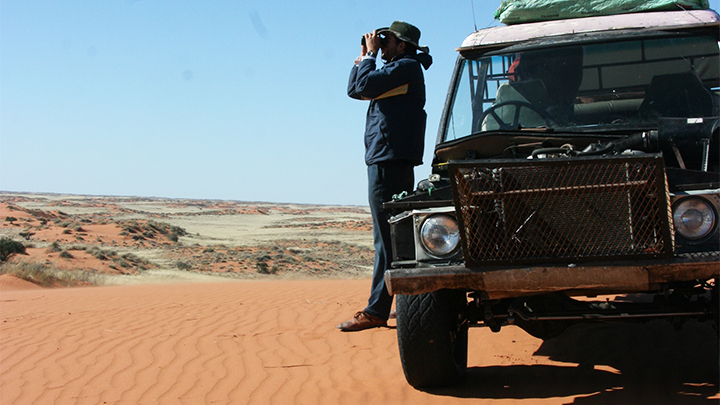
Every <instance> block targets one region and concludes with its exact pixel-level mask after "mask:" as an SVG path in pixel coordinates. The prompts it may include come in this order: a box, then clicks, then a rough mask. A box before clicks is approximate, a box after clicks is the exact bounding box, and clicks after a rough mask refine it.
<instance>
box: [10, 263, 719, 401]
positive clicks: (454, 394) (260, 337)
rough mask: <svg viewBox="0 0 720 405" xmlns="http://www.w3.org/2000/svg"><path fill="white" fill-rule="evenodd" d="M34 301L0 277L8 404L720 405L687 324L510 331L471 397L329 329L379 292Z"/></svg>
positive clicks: (703, 350)
mask: <svg viewBox="0 0 720 405" xmlns="http://www.w3.org/2000/svg"><path fill="white" fill-rule="evenodd" d="M18 286H19V287H18ZM24 287H27V284H24V283H17V280H13V279H11V278H10V277H9V276H3V277H0V318H2V319H1V321H0V370H1V372H0V403H2V404H104V403H107V404H154V403H159V404H388V403H390V404H407V403H412V404H414V405H419V404H451V403H452V404H455V403H472V404H478V403H480V404H487V403H493V404H496V403H500V404H515V403H532V404H535V403H542V404H560V403H590V404H600V403H602V404H604V403H614V404H623V403H628V404H630V403H632V404H635V403H638V404H650V403H652V404H657V403H697V402H707V401H708V400H709V399H711V398H712V399H715V400H717V399H718V398H720V396H718V340H717V335H716V333H715V331H714V330H713V329H712V327H711V326H710V325H709V324H707V323H696V322H691V323H689V324H687V325H686V326H685V328H684V329H683V330H682V331H681V332H677V331H675V330H673V329H672V327H671V326H670V324H669V323H665V322H652V323H650V324H647V325H586V326H578V327H574V328H571V329H570V330H568V331H567V332H566V333H565V334H563V335H562V336H560V337H559V338H556V339H552V340H548V341H546V342H542V341H541V340H538V339H535V338H533V337H531V336H529V335H527V334H526V333H525V332H523V331H522V330H520V329H518V328H516V327H507V328H503V330H502V331H501V332H500V333H492V332H490V331H489V330H488V329H486V328H475V329H471V331H470V349H469V351H470V353H469V362H468V365H469V370H468V378H467V381H466V382H465V383H464V384H461V385H460V386H458V387H454V388H446V389H442V390H435V391H429V392H426V391H419V390H415V389H413V388H412V387H410V386H409V385H408V384H407V383H406V382H405V379H404V376H403V371H402V367H401V365H400V359H399V356H398V350H397V340H396V334H395V330H394V329H393V328H380V329H373V330H368V331H362V332H355V333H342V332H340V331H338V330H337V329H336V328H335V325H337V324H338V323H339V322H341V321H344V320H346V319H348V318H349V317H350V316H352V314H353V313H354V312H355V311H356V310H358V309H361V308H362V307H363V306H364V304H365V300H366V297H367V293H368V290H369V280H301V281H241V282H226V283H218V284H181V285H177V284H171V285H144V286H121V287H88V288H85V287H83V288H67V289H37V288H34V289H23V288H24ZM391 325H394V322H391ZM713 402H716V401H713Z"/></svg>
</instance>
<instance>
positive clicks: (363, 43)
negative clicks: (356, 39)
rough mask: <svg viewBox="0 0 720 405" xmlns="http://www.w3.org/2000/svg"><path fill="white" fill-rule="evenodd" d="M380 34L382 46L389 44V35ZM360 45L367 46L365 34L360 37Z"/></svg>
mask: <svg viewBox="0 0 720 405" xmlns="http://www.w3.org/2000/svg"><path fill="white" fill-rule="evenodd" d="M378 36H379V37H380V46H385V44H387V41H388V39H387V37H386V36H385V35H383V34H379V35H378ZM360 45H363V46H365V36H364V35H363V37H362V38H361V39H360Z"/></svg>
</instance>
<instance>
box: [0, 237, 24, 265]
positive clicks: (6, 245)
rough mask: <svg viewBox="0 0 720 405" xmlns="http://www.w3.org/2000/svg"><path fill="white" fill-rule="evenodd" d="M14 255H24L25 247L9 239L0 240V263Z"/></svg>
mask: <svg viewBox="0 0 720 405" xmlns="http://www.w3.org/2000/svg"><path fill="white" fill-rule="evenodd" d="M16 253H21V254H24V253H25V246H23V244H22V243H20V242H17V241H14V240H12V239H10V238H2V239H0V262H4V261H6V260H7V259H9V258H10V256H12V255H14V254H16Z"/></svg>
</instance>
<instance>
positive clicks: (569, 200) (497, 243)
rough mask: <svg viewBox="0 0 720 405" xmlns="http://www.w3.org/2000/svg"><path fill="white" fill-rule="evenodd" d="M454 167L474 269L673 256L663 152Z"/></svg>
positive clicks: (457, 197) (465, 250) (462, 223)
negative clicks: (635, 155) (541, 263)
mask: <svg viewBox="0 0 720 405" xmlns="http://www.w3.org/2000/svg"><path fill="white" fill-rule="evenodd" d="M448 167H449V171H450V178H451V182H452V187H453V196H454V199H455V210H456V212H457V215H458V216H459V218H458V221H459V222H460V232H461V235H462V243H463V246H462V247H463V254H464V256H465V262H466V265H468V266H481V265H499V264H514V263H539V262H550V261H552V262H567V263H573V262H576V261H591V260H607V259H613V258H619V259H629V258H650V257H654V258H657V257H667V258H670V257H672V252H673V236H672V233H671V232H670V223H671V222H670V215H671V213H670V204H669V198H668V193H667V185H666V180H665V171H664V165H663V161H662V157H660V156H659V155H649V156H647V157H645V156H644V157H630V158H627V157H617V158H574V159H563V160H559V159H557V160H556V159H552V160H551V159H544V160H530V161H516V160H507V161H462V162H450V163H449V164H448Z"/></svg>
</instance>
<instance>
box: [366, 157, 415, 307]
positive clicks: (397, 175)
mask: <svg viewBox="0 0 720 405" xmlns="http://www.w3.org/2000/svg"><path fill="white" fill-rule="evenodd" d="M367 170H368V200H369V203H370V213H371V214H372V221H373V239H374V241H375V268H374V270H373V279H372V290H371V293H370V299H368V306H367V308H365V312H367V313H369V314H370V315H373V316H376V317H379V318H382V319H387V318H388V315H390V308H391V307H392V300H393V298H392V296H391V295H390V294H389V293H388V290H387V287H386V286H385V271H386V270H387V269H388V267H390V264H391V263H392V241H391V239H390V224H389V223H388V219H389V217H390V211H388V210H384V209H383V208H382V204H383V202H386V201H390V200H392V196H393V195H395V194H400V193H402V192H403V191H407V192H408V193H410V192H412V191H413V189H414V186H415V177H414V174H413V164H412V163H408V162H395V161H388V162H379V163H376V164H372V165H368V168H367Z"/></svg>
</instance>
